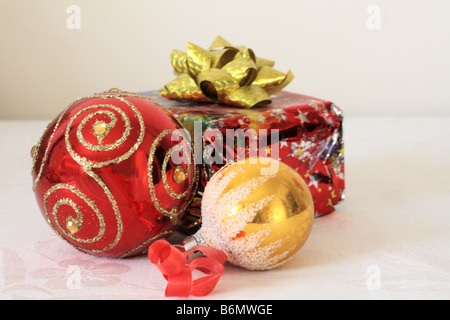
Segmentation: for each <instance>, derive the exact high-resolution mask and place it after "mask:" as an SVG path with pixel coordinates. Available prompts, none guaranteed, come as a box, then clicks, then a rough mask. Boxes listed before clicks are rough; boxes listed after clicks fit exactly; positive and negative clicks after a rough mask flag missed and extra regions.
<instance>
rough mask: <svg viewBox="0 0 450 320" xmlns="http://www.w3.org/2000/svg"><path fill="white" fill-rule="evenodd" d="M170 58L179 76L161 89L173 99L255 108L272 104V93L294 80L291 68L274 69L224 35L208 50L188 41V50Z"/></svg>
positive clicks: (166, 95) (161, 91)
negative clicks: (282, 70) (229, 40)
mask: <svg viewBox="0 0 450 320" xmlns="http://www.w3.org/2000/svg"><path fill="white" fill-rule="evenodd" d="M170 59H171V63H172V67H173V69H174V71H175V73H177V74H178V75H179V76H178V78H176V79H175V80H173V81H171V82H169V83H168V84H166V85H165V87H164V88H162V89H161V90H160V94H161V95H163V96H165V97H167V98H170V99H187V100H194V101H209V102H216V103H223V104H228V105H232V106H237V107H244V108H251V107H253V106H255V105H264V104H270V103H271V99H270V96H271V95H274V94H276V93H277V92H279V91H281V90H282V89H283V88H284V87H286V86H287V85H288V84H289V83H290V82H291V81H292V80H293V79H294V75H293V74H292V72H291V71H289V72H288V73H287V74H285V73H283V72H280V71H278V70H275V69H273V66H274V65H275V62H274V61H271V60H267V59H263V58H259V57H256V55H255V53H254V52H253V50H252V49H249V48H246V47H244V46H233V45H232V44H231V43H229V42H228V41H226V40H225V39H224V38H222V37H221V36H218V37H217V38H216V39H215V40H214V42H213V43H212V44H211V46H210V47H209V49H208V50H205V49H203V48H201V47H199V46H197V45H195V44H193V43H188V45H187V51H186V52H182V51H179V50H173V51H172V54H171V56H170Z"/></svg>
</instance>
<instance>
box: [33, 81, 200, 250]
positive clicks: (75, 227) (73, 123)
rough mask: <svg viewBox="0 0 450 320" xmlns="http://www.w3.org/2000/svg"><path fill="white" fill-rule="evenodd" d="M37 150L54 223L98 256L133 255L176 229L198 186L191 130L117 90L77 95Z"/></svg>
mask: <svg viewBox="0 0 450 320" xmlns="http://www.w3.org/2000/svg"><path fill="white" fill-rule="evenodd" d="M32 157H33V169H32V175H33V190H34V191H35V195H36V199H37V202H38V205H39V207H40V209H41V211H42V214H43V215H44V217H45V218H46V220H47V221H48V223H49V225H50V226H51V227H52V228H53V229H54V230H55V231H56V232H57V233H58V234H59V235H60V236H61V237H62V238H63V239H65V240H66V241H68V242H69V243H70V244H71V245H72V246H74V247H75V248H77V249H79V250H81V251H83V252H85V253H89V254H93V255H97V256H105V257H127V256H132V255H136V254H138V253H141V252H142V251H145V250H146V249H147V248H148V246H149V245H150V244H151V243H152V242H153V241H155V240H157V239H161V238H166V237H168V236H169V235H171V233H172V232H173V231H174V230H176V229H177V227H178V226H179V225H181V223H182V220H183V216H184V212H185V210H186V208H187V206H188V205H189V203H190V201H191V199H192V196H193V194H194V192H195V190H196V187H197V171H196V168H195V165H194V162H193V156H192V149H191V144H190V140H189V134H188V133H187V132H185V131H184V130H183V128H182V126H181V125H180V124H179V123H178V121H177V120H176V119H175V118H174V117H173V116H172V115H171V114H170V113H169V112H168V111H166V110H165V109H163V108H162V107H160V106H158V105H157V104H155V103H154V102H153V101H151V100H149V99H147V98H145V97H141V96H139V95H137V94H133V93H127V92H121V91H120V90H113V89H112V90H110V91H108V92H104V93H98V94H94V95H92V96H90V97H86V98H81V99H78V100H76V101H75V102H74V103H73V104H71V105H70V106H69V107H68V108H67V109H65V110H64V111H63V112H62V113H61V114H60V115H59V116H58V117H57V118H56V119H54V120H53V121H52V122H51V123H50V124H49V125H48V126H47V128H46V129H45V131H44V134H43V136H42V137H41V139H40V140H39V142H38V143H37V145H36V146H34V147H33V149H32Z"/></svg>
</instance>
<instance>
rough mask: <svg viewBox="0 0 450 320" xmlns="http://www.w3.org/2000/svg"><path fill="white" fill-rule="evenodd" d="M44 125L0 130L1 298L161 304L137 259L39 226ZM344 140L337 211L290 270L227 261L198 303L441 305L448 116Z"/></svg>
mask: <svg viewBox="0 0 450 320" xmlns="http://www.w3.org/2000/svg"><path fill="white" fill-rule="evenodd" d="M47 123H48V122H47V121H0V163H1V165H0V213H1V214H0V298H2V299H17V298H19V299H164V298H165V297H164V289H165V286H166V281H165V279H164V278H163V277H162V276H161V274H160V273H159V271H158V270H157V269H156V267H155V266H153V265H152V264H151V263H150V262H149V261H148V260H147V258H146V257H145V256H139V257H134V258H129V259H122V260H116V259H107V258H98V257H93V256H89V255H86V254H83V253H80V252H78V251H77V250H75V249H74V248H72V247H71V246H69V245H68V244H67V243H66V242H64V241H63V240H61V238H60V237H59V236H57V235H56V234H55V233H54V232H53V230H52V229H51V228H50V227H49V226H48V225H47V223H46V222H45V220H44V218H43V217H42V215H41V213H40V211H39V209H38V206H37V204H36V200H35V198H34V194H33V192H32V190H31V186H32V178H31V174H30V171H31V158H30V155H29V152H30V149H31V147H32V146H33V145H34V144H35V143H36V142H37V140H38V139H39V137H40V136H41V134H42V132H43V130H44V128H45V126H46V125H47ZM344 137H345V143H346V146H345V158H346V159H345V161H346V185H347V190H346V200H345V202H343V203H342V204H340V205H339V206H338V207H337V210H336V211H335V212H334V213H333V214H331V215H328V216H326V217H322V218H318V219H316V221H315V225H314V228H313V231H312V234H311V236H310V238H309V240H308V242H307V243H306V245H305V246H304V248H303V249H302V250H301V251H299V252H298V253H297V254H296V255H295V256H294V258H293V259H291V260H290V261H289V262H287V263H286V264H284V265H283V266H281V267H280V268H278V269H275V270H272V271H262V272H261V271H260V272H254V271H246V270H243V269H240V268H237V267H234V266H231V265H229V264H226V267H225V273H224V274H223V276H222V278H221V279H220V281H219V283H218V285H217V287H216V288H215V290H214V291H213V292H212V293H211V294H210V295H209V296H207V297H205V299H224V300H228V299H251V300H253V299H449V298H450V250H449V248H450V148H449V147H450V118H448V117H447V118H446V117H435V118H425V119H421V118H414V117H401V118H400V117H397V118H395V117H359V118H358V117H356V118H350V117H348V118H346V119H345V122H344ZM192 299H194V298H192Z"/></svg>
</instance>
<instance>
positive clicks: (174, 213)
mask: <svg viewBox="0 0 450 320" xmlns="http://www.w3.org/2000/svg"><path fill="white" fill-rule="evenodd" d="M173 134H175V135H178V136H179V137H181V135H180V133H179V132H178V131H173V130H165V131H163V132H161V133H160V134H159V136H158V137H157V138H156V139H155V140H154V141H153V144H152V146H151V148H150V152H149V157H148V169H147V178H148V184H149V188H150V196H151V198H152V201H153V203H154V205H155V207H156V208H157V210H158V211H159V212H160V213H162V214H163V215H165V216H166V217H169V218H170V220H171V221H172V223H173V224H174V225H181V224H182V220H181V219H180V217H179V216H180V215H181V214H182V213H184V211H185V210H186V209H187V207H188V206H189V204H190V201H186V203H185V204H184V205H183V206H182V207H181V208H179V209H177V208H176V207H173V208H171V209H165V208H164V207H163V206H162V205H161V203H160V201H159V199H158V197H157V196H156V193H155V187H154V182H153V181H154V177H153V168H154V157H155V154H156V150H157V147H158V146H159V144H160V143H161V142H162V140H163V139H164V138H165V137H166V136H168V135H173ZM183 148H186V149H187V147H186V146H184V145H183V146H180V145H176V146H174V147H172V148H170V149H169V150H168V151H167V152H166V154H165V155H164V161H163V164H162V168H161V179H162V181H163V184H164V188H165V190H166V191H167V193H168V194H169V195H170V196H171V197H172V198H174V199H182V198H184V197H186V196H188V195H189V194H190V193H191V191H192V190H195V189H196V188H197V184H198V170H197V167H196V166H195V165H194V166H192V167H193V169H194V177H193V179H192V181H191V183H190V184H189V185H188V186H187V188H186V189H185V190H184V192H181V193H177V192H175V191H174V190H172V189H171V187H170V186H169V183H168V181H167V166H168V163H169V159H170V158H171V156H172V153H173V152H174V151H177V150H180V149H183ZM184 151H185V152H186V154H192V150H184ZM190 170H191V163H190V162H189V161H188V163H187V169H186V172H189V171H190ZM192 196H193V194H192Z"/></svg>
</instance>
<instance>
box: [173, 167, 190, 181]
mask: <svg viewBox="0 0 450 320" xmlns="http://www.w3.org/2000/svg"><path fill="white" fill-rule="evenodd" d="M186 178H187V176H186V173H185V172H184V171H183V168H181V167H176V168H175V171H174V172H173V181H175V182H176V183H183V182H184V181H186Z"/></svg>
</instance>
